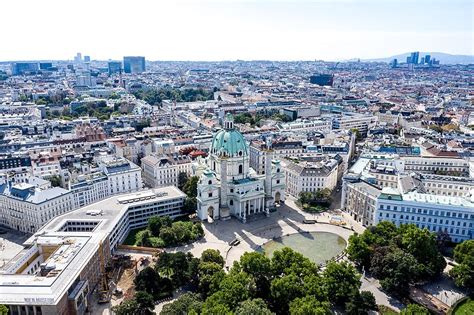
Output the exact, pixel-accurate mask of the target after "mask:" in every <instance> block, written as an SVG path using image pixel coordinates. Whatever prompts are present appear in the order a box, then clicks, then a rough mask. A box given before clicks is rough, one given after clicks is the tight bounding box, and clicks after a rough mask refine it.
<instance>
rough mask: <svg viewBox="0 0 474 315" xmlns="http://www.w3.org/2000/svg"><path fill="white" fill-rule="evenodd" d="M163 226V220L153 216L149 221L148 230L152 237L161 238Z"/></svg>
mask: <svg viewBox="0 0 474 315" xmlns="http://www.w3.org/2000/svg"><path fill="white" fill-rule="evenodd" d="M162 226H163V222H162V220H161V217H159V216H153V217H151V218H149V219H148V230H149V231H150V233H151V235H153V236H159V235H160V229H161V227H162Z"/></svg>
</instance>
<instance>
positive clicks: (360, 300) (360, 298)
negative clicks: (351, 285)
mask: <svg viewBox="0 0 474 315" xmlns="http://www.w3.org/2000/svg"><path fill="white" fill-rule="evenodd" d="M345 307H346V312H347V314H349V315H363V314H368V313H369V312H370V311H375V310H377V303H376V302H375V297H374V295H373V294H372V292H369V291H362V292H359V290H356V291H354V292H353V293H352V295H351V297H350V298H349V301H348V302H346V305H345Z"/></svg>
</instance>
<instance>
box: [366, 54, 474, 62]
mask: <svg viewBox="0 0 474 315" xmlns="http://www.w3.org/2000/svg"><path fill="white" fill-rule="evenodd" d="M410 54H411V52H408V53H405V54H400V55H396V56H391V57H387V58H377V59H365V60H364V61H378V62H391V61H392V60H393V59H395V58H396V59H397V60H398V62H399V63H400V62H405V61H406V59H407V56H409V55H410ZM425 55H431V58H435V59H436V60H439V61H440V63H441V64H463V65H466V64H474V56H472V55H471V56H469V55H451V54H445V53H441V52H421V51H420V58H419V59H421V57H424V56H425Z"/></svg>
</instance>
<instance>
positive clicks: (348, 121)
mask: <svg viewBox="0 0 474 315" xmlns="http://www.w3.org/2000/svg"><path fill="white" fill-rule="evenodd" d="M377 121H378V119H377V117H376V116H373V115H360V114H358V115H342V116H339V117H335V118H334V119H333V122H332V128H333V129H337V130H351V129H354V128H355V129H357V130H359V132H361V133H363V134H365V133H367V131H368V130H369V129H370V128H372V127H374V126H375V124H376V123H377Z"/></svg>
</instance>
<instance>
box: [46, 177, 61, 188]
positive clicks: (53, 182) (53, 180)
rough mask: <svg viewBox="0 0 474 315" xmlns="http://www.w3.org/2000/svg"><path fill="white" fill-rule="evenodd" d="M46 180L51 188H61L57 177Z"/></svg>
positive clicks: (59, 179) (59, 178)
mask: <svg viewBox="0 0 474 315" xmlns="http://www.w3.org/2000/svg"><path fill="white" fill-rule="evenodd" d="M48 180H49V181H50V182H51V186H52V187H61V177H60V176H58V175H53V176H50V177H48Z"/></svg>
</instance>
